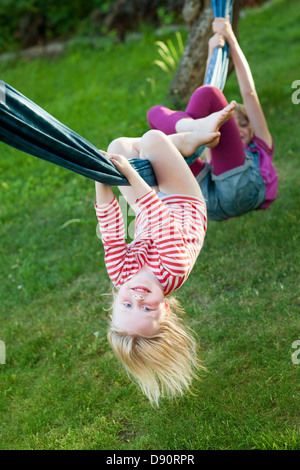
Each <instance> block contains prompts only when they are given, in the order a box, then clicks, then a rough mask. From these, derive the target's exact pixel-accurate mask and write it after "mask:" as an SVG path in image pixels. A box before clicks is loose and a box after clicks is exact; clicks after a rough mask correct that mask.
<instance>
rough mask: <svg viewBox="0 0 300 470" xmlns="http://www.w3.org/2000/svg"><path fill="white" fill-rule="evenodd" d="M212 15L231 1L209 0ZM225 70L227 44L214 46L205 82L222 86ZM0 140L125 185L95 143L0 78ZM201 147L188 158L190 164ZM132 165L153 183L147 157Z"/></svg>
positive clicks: (227, 11)
mask: <svg viewBox="0 0 300 470" xmlns="http://www.w3.org/2000/svg"><path fill="white" fill-rule="evenodd" d="M211 4H212V10H213V14H214V16H215V17H217V16H219V17H225V16H226V15H227V14H229V15H230V16H231V13H232V4H233V0H211ZM227 70H228V46H227V44H226V45H225V46H224V48H220V47H218V48H216V49H215V51H214V53H213V55H212V58H211V61H210V64H209V66H208V70H207V74H206V77H205V84H211V85H215V86H218V87H219V88H220V89H223V87H224V85H225V81H226V77H227ZM0 141H1V142H3V143H5V144H7V145H10V146H11V147H14V148H16V149H18V150H21V151H23V152H25V153H28V154H30V155H33V156H35V157H38V158H42V159H44V160H46V161H49V162H51V163H54V164H56V165H59V166H61V167H63V168H66V169H68V170H71V171H74V172H75V173H79V174H80V175H83V176H85V177H86V178H90V179H92V180H94V181H99V182H101V183H104V184H107V185H110V186H128V185H129V182H128V181H127V179H126V178H125V177H124V176H123V175H121V174H120V172H119V171H118V170H117V169H116V168H115V166H114V165H113V164H112V163H111V162H110V161H109V160H108V159H107V158H106V157H105V155H104V154H103V153H102V152H101V151H100V150H98V149H97V148H96V147H95V146H94V145H92V144H91V143H90V142H88V141H87V140H85V139H84V138H83V137H81V136H80V135H79V134H77V133H76V132H74V131H73V130H71V129H69V128H68V127H66V126H65V125H64V124H62V123H61V122H59V121H58V120H57V119H55V118H54V117H53V116H51V115H50V114H49V113H47V112H46V111H45V110H44V109H42V108H40V107H39V106H38V105H37V104H35V103H33V102H32V101H30V100H29V99H28V98H27V97H26V96H24V95H22V94H21V93H20V92H18V91H17V90H15V89H14V88H12V87H11V86H10V85H8V84H7V83H5V82H3V81H1V80H0ZM203 149H204V146H202V147H199V149H197V151H196V152H195V153H194V154H193V155H192V156H190V157H188V158H187V159H186V160H187V163H188V164H189V165H190V164H191V163H192V162H193V161H195V160H196V159H197V158H198V156H199V155H201V153H202V152H203ZM130 163H131V165H132V166H133V167H134V168H135V169H136V170H137V171H138V173H139V174H140V175H141V177H142V178H143V179H144V180H145V181H146V182H147V183H148V184H149V186H155V185H156V179H155V175H154V172H153V169H152V166H151V164H150V162H149V161H148V160H140V159H131V160H130Z"/></svg>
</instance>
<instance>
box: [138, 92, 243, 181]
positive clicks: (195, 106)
mask: <svg viewBox="0 0 300 470" xmlns="http://www.w3.org/2000/svg"><path fill="white" fill-rule="evenodd" d="M227 104H228V102H227V100H226V98H225V96H224V95H223V93H222V91H221V90H220V89H219V88H217V87H215V86H211V85H204V86H201V87H200V88H197V89H196V90H195V91H194V93H193V94H192V96H191V99H190V101H189V103H188V106H187V108H186V110H185V111H174V110H171V109H169V108H166V107H165V106H161V105H157V106H153V107H152V108H150V109H149V111H148V113H147V118H148V122H149V125H150V127H151V128H152V129H159V130H161V131H162V132H164V133H165V134H167V135H169V134H176V130H175V124H176V122H177V121H179V120H180V119H182V118H193V119H198V118H203V117H206V116H208V115H209V114H211V113H214V112H216V111H220V110H221V109H223V108H224V107H225V106H227ZM220 132H221V137H220V141H219V144H218V145H217V147H214V148H212V149H211V164H212V167H213V172H214V174H215V175H220V174H221V173H224V172H225V171H228V170H231V169H232V168H236V167H238V166H241V165H243V163H244V161H245V150H244V146H243V143H242V140H241V137H240V133H239V130H238V127H237V125H236V122H235V120H234V118H233V117H232V118H230V119H229V120H228V121H227V122H225V124H223V126H222V127H221V129H220ZM190 168H191V170H192V172H193V173H194V175H197V174H199V173H200V171H201V170H202V169H203V168H204V162H203V161H202V160H201V158H198V159H197V160H196V161H195V162H194V163H192V165H191V166H190Z"/></svg>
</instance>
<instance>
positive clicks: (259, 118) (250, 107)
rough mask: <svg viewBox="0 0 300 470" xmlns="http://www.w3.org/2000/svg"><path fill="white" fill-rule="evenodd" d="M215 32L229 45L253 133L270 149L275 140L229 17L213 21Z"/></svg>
mask: <svg viewBox="0 0 300 470" xmlns="http://www.w3.org/2000/svg"><path fill="white" fill-rule="evenodd" d="M213 31H214V32H215V33H220V34H222V36H223V37H224V39H225V40H226V41H227V43H228V45H229V48H230V52H231V57H232V60H233V63H234V67H235V71H236V75H237V79H238V83H239V87H240V92H241V95H242V99H243V102H244V106H245V108H246V112H247V115H248V118H249V121H250V124H251V126H252V129H253V132H254V134H255V135H256V136H257V137H259V138H260V139H262V140H263V141H264V142H266V144H267V145H268V146H269V147H271V146H272V141H273V139H272V136H271V134H270V132H269V129H268V125H267V121H266V118H265V115H264V113H263V110H262V108H261V105H260V102H259V98H258V95H257V92H256V89H255V83H254V80H253V76H252V73H251V70H250V67H249V64H248V62H247V59H246V57H245V56H244V53H243V51H242V50H241V48H240V46H239V44H238V41H237V39H236V36H235V34H234V32H233V30H232V27H231V24H230V20H229V16H227V18H215V20H214V21H213Z"/></svg>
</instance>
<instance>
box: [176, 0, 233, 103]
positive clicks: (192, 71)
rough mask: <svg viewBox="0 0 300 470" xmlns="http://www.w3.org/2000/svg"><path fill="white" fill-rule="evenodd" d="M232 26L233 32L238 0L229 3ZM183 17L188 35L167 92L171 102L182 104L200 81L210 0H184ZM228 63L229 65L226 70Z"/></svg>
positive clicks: (210, 18) (208, 32)
mask: <svg viewBox="0 0 300 470" xmlns="http://www.w3.org/2000/svg"><path fill="white" fill-rule="evenodd" d="M233 5H234V6H233V24H232V26H233V30H234V31H235V33H236V29H237V22H238V13H239V9H240V0H235V2H234V4H233ZM183 18H184V21H185V23H186V24H187V27H188V30H189V36H188V39H187V43H186V46H185V49H184V53H183V56H182V59H181V61H180V64H179V67H178V70H177V73H176V75H175V78H174V80H173V81H172V83H171V86H170V89H169V95H170V97H171V98H172V101H173V102H174V104H175V105H176V106H177V107H178V106H183V105H186V104H187V102H188V100H189V98H190V96H191V95H192V93H193V91H194V90H195V89H196V88H198V87H199V86H200V85H202V84H203V80H204V74H205V69H206V60H207V53H208V40H209V38H210V37H211V36H212V27H211V25H212V21H213V12H212V9H211V1H210V0H185V4H184V7H183ZM231 70H232V64H230V66H229V72H230V71H231Z"/></svg>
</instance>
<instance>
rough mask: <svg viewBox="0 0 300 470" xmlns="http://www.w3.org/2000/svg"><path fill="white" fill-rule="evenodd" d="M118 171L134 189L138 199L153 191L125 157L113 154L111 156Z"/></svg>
mask: <svg viewBox="0 0 300 470" xmlns="http://www.w3.org/2000/svg"><path fill="white" fill-rule="evenodd" d="M109 158H110V160H111V162H112V163H113V164H114V165H115V167H116V168H117V170H119V172H120V173H122V175H123V176H125V178H127V180H128V181H129V183H130V186H131V187H132V188H133V190H134V193H135V197H136V199H140V198H141V197H143V196H145V194H148V193H149V192H150V191H151V187H150V186H149V185H148V184H147V183H146V182H145V181H144V180H143V178H142V177H141V176H140V175H139V174H138V172H137V171H136V170H135V169H134V168H133V167H132V166H131V165H130V163H129V161H128V160H127V158H125V157H124V156H123V155H116V154H112V155H110V156H109Z"/></svg>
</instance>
